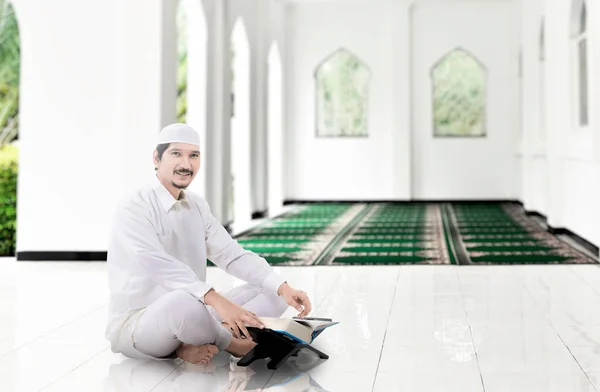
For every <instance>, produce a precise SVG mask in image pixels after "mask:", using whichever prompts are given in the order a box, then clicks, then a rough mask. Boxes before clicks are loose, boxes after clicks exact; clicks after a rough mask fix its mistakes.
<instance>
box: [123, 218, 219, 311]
mask: <svg viewBox="0 0 600 392" xmlns="http://www.w3.org/2000/svg"><path fill="white" fill-rule="evenodd" d="M113 230H114V234H113V235H114V238H117V239H119V241H120V243H121V247H122V249H123V250H124V251H125V252H126V254H128V255H130V257H131V258H132V260H133V261H134V262H135V263H136V264H137V265H139V266H140V267H142V268H143V269H144V271H145V272H146V274H147V275H148V277H149V278H150V279H152V281H153V282H154V283H156V284H157V285H159V286H161V287H163V288H164V289H166V290H169V291H173V290H183V291H186V292H188V293H190V294H191V295H193V296H194V297H196V298H198V299H199V300H200V301H204V295H205V294H206V293H207V292H208V291H209V290H210V289H211V286H210V285H208V284H206V283H205V282H202V281H201V280H199V279H198V277H197V276H196V274H195V273H194V271H192V269H191V268H190V267H188V266H187V265H186V264H184V263H182V262H181V261H179V260H177V259H175V258H174V257H172V256H170V255H169V254H168V253H167V252H166V251H165V249H164V247H163V246H162V244H161V243H160V241H159V240H158V236H157V234H156V231H155V230H154V227H153V226H152V223H151V221H150V218H149V216H147V214H146V213H144V212H143V211H138V210H136V209H133V208H124V209H122V210H121V211H120V212H119V214H117V216H116V219H115V224H114V226H113Z"/></svg>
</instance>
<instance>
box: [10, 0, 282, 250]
mask: <svg viewBox="0 0 600 392" xmlns="http://www.w3.org/2000/svg"><path fill="white" fill-rule="evenodd" d="M236 1H238V2H239V3H240V4H241V3H243V1H242V0H236ZM257 1H259V0H257ZM14 3H15V9H16V13H17V18H18V20H19V23H20V33H21V40H22V41H21V42H22V44H21V48H22V58H21V63H22V70H21V103H20V170H19V181H18V187H19V189H18V200H17V208H18V211H17V219H18V221H17V252H23V251H79V250H80V251H95V250H99V251H102V250H106V246H107V239H108V234H109V228H110V221H111V218H112V213H113V211H114V207H115V205H116V203H117V202H118V201H119V200H120V199H121V198H122V197H123V196H124V195H125V194H126V193H128V192H130V191H131V190H133V189H135V188H137V187H138V186H140V185H143V184H145V183H146V182H147V181H148V180H149V179H150V178H151V176H152V175H154V170H153V165H152V150H153V149H154V147H155V145H156V136H157V134H158V132H159V130H160V129H161V128H162V126H164V125H165V124H167V123H170V122H172V121H175V101H174V99H175V84H174V83H175V78H174V73H175V72H176V61H175V58H176V50H175V48H176V28H175V27H176V25H175V14H176V6H177V2H170V1H165V0H152V1H147V0H130V1H127V2H120V1H108V2H107V1H102V2H100V1H87V2H84V3H85V4H83V3H82V2H78V1H75V0H61V1H59V2H50V3H43V4H42V3H40V2H38V1H34V0H16V1H15V2H14ZM203 6H204V10H205V15H206V21H207V24H208V41H209V42H208V53H207V58H208V62H207V75H206V77H207V103H208V108H207V119H206V122H207V140H206V146H203V152H205V154H206V160H207V166H209V167H208V168H207V189H206V198H207V199H208V201H209V203H210V204H211V207H212V209H213V212H214V213H215V215H216V216H217V217H218V218H220V219H222V217H225V216H226V215H227V211H226V204H225V203H223V202H222V201H223V200H224V196H225V195H226V193H225V185H226V182H225V181H223V174H224V173H228V171H227V167H226V164H225V163H224V160H228V159H229V155H228V151H227V150H226V149H224V148H223V147H224V145H225V144H224V138H223V134H224V133H225V132H224V131H225V130H227V129H228V128H227V127H228V121H229V108H228V106H227V105H228V101H229V94H228V93H227V92H226V91H228V90H226V89H227V88H228V85H227V81H228V79H229V74H228V72H227V70H228V68H226V67H228V66H229V59H228V57H229V52H228V49H229V33H228V31H227V29H228V22H229V21H230V20H231V19H232V18H230V17H231V16H232V15H230V14H228V8H230V6H231V4H228V3H227V2H223V1H220V0H203ZM263 8H264V7H263ZM233 9H235V7H233ZM247 9H251V6H249V8H247ZM263 14H264V15H263V16H262V18H263V19H264V20H268V18H273V17H274V16H273V15H272V14H270V13H266V11H263ZM261 15H262V14H261ZM249 17H251V18H256V17H257V16H256V15H250V16H249ZM252 23H254V24H255V25H256V26H258V24H257V23H255V22H252ZM250 24H251V23H250ZM262 28H264V26H262V27H256V29H262ZM266 58H267V52H266V51H265V53H264V61H263V63H264V67H266V66H267V64H266ZM257 61H261V60H257ZM42 65H43V66H42ZM224 87H225V88H224ZM265 88H266V85H265ZM254 94H255V93H254ZM258 99H259V100H264V97H262V96H259V98H258ZM255 105H257V106H259V107H261V106H266V102H263V101H256V102H255ZM263 169H264V168H263ZM227 185H228V184H227ZM261 197H262V198H263V199H265V198H266V192H264V195H261ZM262 204H263V205H266V200H263V201H262ZM222 221H223V223H224V224H226V223H229V222H227V221H226V220H225V219H222Z"/></svg>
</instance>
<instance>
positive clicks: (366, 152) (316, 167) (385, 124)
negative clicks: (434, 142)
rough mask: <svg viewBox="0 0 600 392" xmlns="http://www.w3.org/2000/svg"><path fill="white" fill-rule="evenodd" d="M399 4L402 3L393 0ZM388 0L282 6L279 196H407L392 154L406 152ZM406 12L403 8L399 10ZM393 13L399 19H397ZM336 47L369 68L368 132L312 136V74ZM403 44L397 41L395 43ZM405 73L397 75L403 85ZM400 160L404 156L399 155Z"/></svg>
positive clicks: (394, 21) (393, 21)
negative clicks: (282, 172) (283, 115)
mask: <svg viewBox="0 0 600 392" xmlns="http://www.w3.org/2000/svg"><path fill="white" fill-rule="evenodd" d="M398 3H401V2H398ZM394 10H395V7H394V6H393V2H392V1H386V0H379V1H373V0H369V1H367V0H365V1H348V2H343V6H342V5H341V3H340V2H335V1H333V2H306V3H303V2H296V3H292V4H290V5H288V10H287V30H286V35H287V48H288V50H287V51H286V55H285V57H286V63H287V64H288V68H287V71H288V78H287V79H286V86H287V90H286V102H287V108H288V109H287V116H288V117H287V126H286V150H285V153H286V155H285V156H286V179H287V181H286V198H287V199H293V200H305V199H308V200H311V199H312V200H314V199H330V200H331V199H334V200H344V199H392V198H398V197H402V196H406V190H405V189H404V187H400V189H401V190H400V191H398V190H397V189H398V188H396V186H395V182H394V181H395V180H396V177H400V178H401V179H402V178H403V179H406V175H398V171H400V172H402V171H406V170H407V169H408V167H406V166H404V167H402V166H395V165H393V162H394V161H395V160H396V159H397V158H396V157H397V156H400V157H402V156H407V155H408V154H409V146H408V144H407V143H406V140H398V138H397V137H396V136H397V135H396V134H397V133H401V132H405V129H403V127H399V126H398V124H395V122H394V121H395V119H396V117H395V112H397V111H400V112H403V113H406V110H405V108H406V106H404V107H403V106H400V105H398V103H399V102H398V99H395V98H396V96H395V93H394V90H395V89H394V88H393V87H392V86H391V84H390V83H391V81H394V80H396V79H395V75H396V73H400V74H401V75H403V76H406V71H407V67H406V66H404V67H401V66H400V67H397V68H396V69H395V66H399V64H396V63H394V61H393V57H392V56H393V55H394V54H395V52H396V51H397V50H399V49H398V47H397V46H396V45H397V44H398V43H399V42H400V43H401V42H402V37H399V36H398V35H397V34H395V32H396V24H397V23H402V14H401V13H400V14H398V13H394V12H392V11H394ZM404 12H406V9H404ZM398 18H400V22H399V19H398ZM339 48H345V49H347V50H349V51H350V52H352V53H354V54H355V55H356V56H358V57H359V58H360V59H361V60H362V61H363V63H364V64H365V65H366V66H367V67H368V68H369V69H370V70H371V85H370V86H369V91H368V94H369V108H368V114H367V116H368V119H369V123H368V133H369V137H368V138H344V139H333V138H317V137H316V131H315V115H316V113H315V107H316V105H315V80H314V72H315V68H316V67H317V65H318V64H320V63H321V62H322V61H323V60H324V59H325V58H326V57H328V56H329V55H331V54H332V53H333V52H335V51H336V50H338V49H339ZM400 48H402V46H400ZM407 82H408V78H404V80H403V81H400V83H399V86H401V88H403V89H406V88H407ZM404 163H406V161H405V162H404Z"/></svg>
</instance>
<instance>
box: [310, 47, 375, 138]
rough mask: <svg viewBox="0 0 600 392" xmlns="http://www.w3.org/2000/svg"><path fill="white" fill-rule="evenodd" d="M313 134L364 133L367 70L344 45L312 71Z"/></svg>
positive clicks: (367, 91) (340, 134)
mask: <svg viewBox="0 0 600 392" xmlns="http://www.w3.org/2000/svg"><path fill="white" fill-rule="evenodd" d="M315 79H316V85H317V86H316V87H317V136H334V137H336V136H368V130H367V128H368V127H367V117H368V116H367V111H368V93H369V84H370V79H371V72H370V71H369V69H367V67H366V66H365V65H364V64H363V63H362V61H361V60H360V59H358V58H357V57H356V56H354V55H353V54H352V53H350V52H348V51H347V50H345V49H339V50H337V51H336V52H335V53H333V54H332V55H330V56H329V57H327V58H326V59H325V60H324V61H323V62H321V64H319V66H318V67H317V69H316V72H315Z"/></svg>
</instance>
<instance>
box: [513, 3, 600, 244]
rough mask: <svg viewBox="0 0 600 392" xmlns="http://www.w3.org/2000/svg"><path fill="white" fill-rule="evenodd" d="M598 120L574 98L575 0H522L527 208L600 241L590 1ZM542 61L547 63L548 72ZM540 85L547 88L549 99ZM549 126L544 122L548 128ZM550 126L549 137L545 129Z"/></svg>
mask: <svg viewBox="0 0 600 392" xmlns="http://www.w3.org/2000/svg"><path fill="white" fill-rule="evenodd" d="M587 7H588V13H587V15H588V31H589V33H588V70H589V94H590V100H589V102H590V122H589V126H588V127H585V128H581V127H579V125H578V124H577V121H576V120H577V116H576V114H577V112H576V107H574V105H573V102H574V101H573V99H574V97H573V93H574V87H575V82H576V80H575V78H574V75H573V66H574V62H573V58H574V57H573V52H572V43H571V41H570V39H569V34H570V28H571V26H570V21H571V10H572V2H571V0H538V1H527V2H522V29H523V35H522V43H523V47H524V69H523V71H524V102H523V114H524V118H523V124H524V131H525V134H524V139H523V145H522V151H523V175H524V177H523V178H524V182H523V195H522V200H523V202H524V205H525V208H526V209H528V210H533V211H537V212H540V213H542V214H544V215H546V216H547V218H548V223H549V224H550V225H551V226H553V227H556V228H567V229H569V230H571V231H573V232H575V233H577V234H579V235H581V236H583V237H584V238H586V239H587V240H589V241H591V242H593V243H595V244H600V229H599V228H598V226H597V225H596V220H597V219H598V215H599V212H600V211H599V203H598V200H599V196H600V187H599V185H598V181H597V179H598V176H599V174H600V170H599V169H600V168H599V162H600V154H599V151H600V144H599V138H598V136H599V132H600V115H599V113H598V111H597V110H594V107H597V106H598V102H600V71H599V70H600V54H599V53H598V51H599V49H600V17H599V15H600V4H598V2H595V1H589V0H588V1H587ZM542 15H544V16H545V20H546V22H545V27H546V56H545V57H546V60H545V62H544V64H543V65H540V62H539V60H538V57H539V43H538V37H539V25H540V19H541V17H542ZM541 67H543V68H544V73H543V75H544V76H545V77H542V78H540V71H541ZM540 88H541V89H542V91H543V92H545V95H544V97H543V103H544V104H543V105H542V104H541V103H542V102H541V100H540V97H539V95H540ZM541 127H544V128H543V129H542V128H541ZM540 133H541V134H544V135H545V140H543V139H541V138H540V137H539V136H538V135H540Z"/></svg>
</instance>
